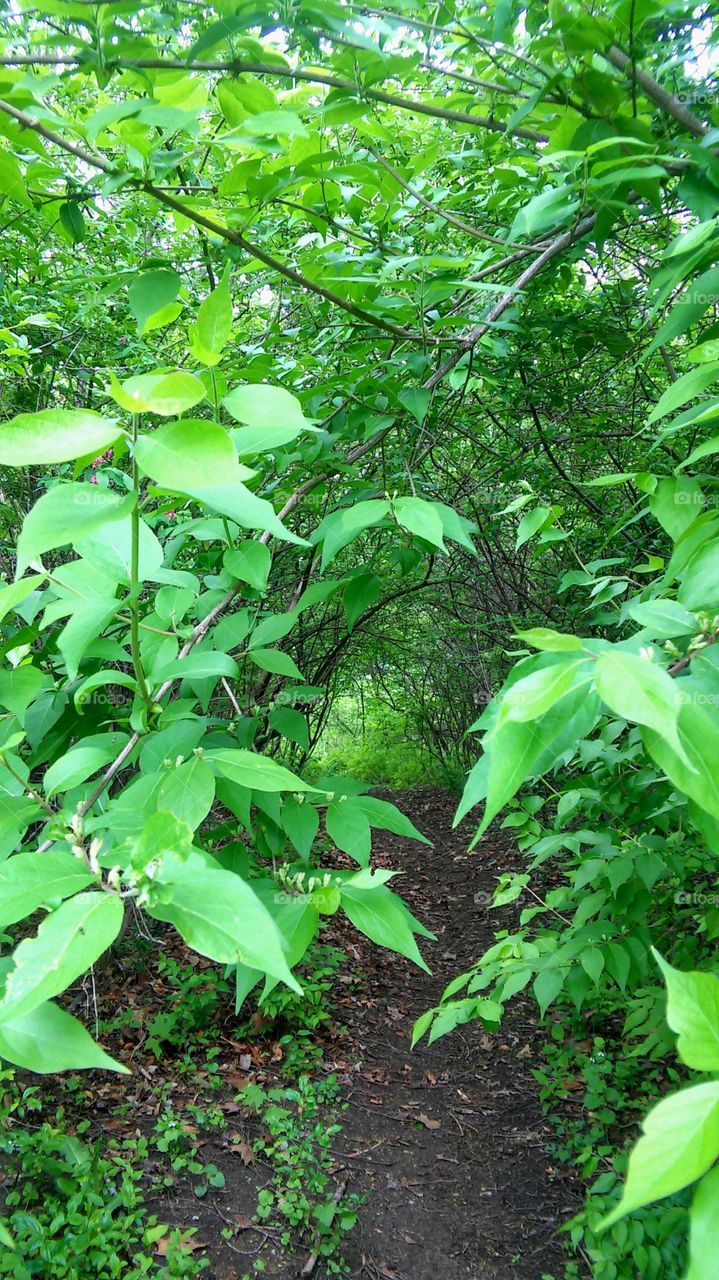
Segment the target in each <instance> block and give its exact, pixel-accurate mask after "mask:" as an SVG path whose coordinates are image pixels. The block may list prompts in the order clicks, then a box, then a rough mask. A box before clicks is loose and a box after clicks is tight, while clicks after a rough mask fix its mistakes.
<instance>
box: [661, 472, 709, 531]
mask: <svg viewBox="0 0 719 1280" xmlns="http://www.w3.org/2000/svg"><path fill="white" fill-rule="evenodd" d="M703 507H704V497H703V494H702V491H701V489H700V487H699V485H698V484H697V482H696V480H692V479H690V478H689V477H688V476H667V478H666V479H665V480H662V481H661V482H660V483H659V484H658V485H657V487H656V489H655V491H654V493H653V494H652V495H651V497H650V499H649V510H650V511H651V513H652V515H653V516H654V517H655V519H657V520H658V521H659V523H660V525H661V526H662V528H663V529H664V530H666V532H667V533H668V534H669V537H670V538H671V539H672V540H673V541H675V542H676V540H677V538H678V537H680V535H681V534H682V533H684V531H685V529H688V528H689V525H690V524H693V523H694V521H695V520H696V518H697V516H698V515H700V514H701V512H702V509H703Z"/></svg>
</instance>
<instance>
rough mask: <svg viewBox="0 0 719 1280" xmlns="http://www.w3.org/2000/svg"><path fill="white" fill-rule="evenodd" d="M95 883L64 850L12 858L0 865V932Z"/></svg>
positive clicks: (23, 854)
mask: <svg viewBox="0 0 719 1280" xmlns="http://www.w3.org/2000/svg"><path fill="white" fill-rule="evenodd" d="M96 879H97V877H96V876H94V875H93V874H92V872H90V871H88V869H87V867H86V866H85V864H84V863H83V862H80V861H78V859H77V858H74V857H73V855H72V854H71V853H69V852H66V851H65V850H64V849H49V850H48V851H47V853H36V852H35V851H34V850H33V851H32V852H27V853H17V854H15V856H14V857H12V858H8V859H7V860H6V861H5V862H3V863H2V864H0V928H2V929H4V928H6V927H7V925H9V924H15V923H16V921H18V920H24V918H25V916H29V915H31V914H32V912H33V911H37V909H38V907H42V906H49V905H52V904H54V903H55V902H56V901H59V900H61V899H62V898H69V897H71V896H72V894H74V893H79V892H80V890H81V889H86V888H87V886H88V885H89V884H92V883H93V881H94V880H96Z"/></svg>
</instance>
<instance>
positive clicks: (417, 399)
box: [397, 387, 432, 427]
mask: <svg viewBox="0 0 719 1280" xmlns="http://www.w3.org/2000/svg"><path fill="white" fill-rule="evenodd" d="M397 399H398V400H399V402H400V404H401V405H403V406H404V408H405V409H406V410H407V412H408V413H411V414H412V417H413V418H414V420H415V422H416V423H417V426H418V427H421V426H422V423H423V422H424V420H425V418H426V417H427V410H428V408H429V404H430V400H431V399H432V392H431V391H425V389H424V387H403V389H402V390H401V391H400V393H399V395H398V396H397Z"/></svg>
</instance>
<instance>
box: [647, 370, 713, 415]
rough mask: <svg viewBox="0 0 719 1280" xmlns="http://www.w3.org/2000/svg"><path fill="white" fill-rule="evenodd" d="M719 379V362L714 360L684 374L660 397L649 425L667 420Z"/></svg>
mask: <svg viewBox="0 0 719 1280" xmlns="http://www.w3.org/2000/svg"><path fill="white" fill-rule="evenodd" d="M718 378H719V360H713V361H712V363H711V364H702V365H699V367H698V368H697V369H691V370H690V371H689V373H685V374H682V376H681V377H680V378H677V380H676V382H673V383H672V384H671V386H669V387H667V389H666V391H665V392H664V394H663V395H662V396H660V397H659V399H658V401H657V403H656V405H655V406H654V408H653V409H652V412H651V413H650V414H649V417H648V418H647V423H652V422H657V421H658V420H659V419H660V418H665V417H666V416H667V414H668V413H672V412H673V410H674V409H679V408H681V406H682V405H683V404H686V403H687V401H689V400H694V399H696V397H697V396H699V395H701V393H702V391H706V389H707V387H710V386H711V385H712V383H713V382H716V381H717V379H718Z"/></svg>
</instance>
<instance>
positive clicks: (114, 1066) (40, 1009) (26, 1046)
mask: <svg viewBox="0 0 719 1280" xmlns="http://www.w3.org/2000/svg"><path fill="white" fill-rule="evenodd" d="M0 1057H2V1058H5V1059H6V1060H7V1061H8V1062H12V1063H13V1064H14V1065H15V1066H16V1067H23V1068H24V1070H26V1071H35V1072H37V1073H38V1074H39V1075H50V1074H51V1073H53V1072H55V1071H89V1070H90V1069H91V1068H100V1069H101V1070H104V1071H119V1072H122V1073H123V1074H124V1075H129V1074H130V1072H129V1068H128V1067H125V1066H123V1064H122V1063H121V1062H116V1061H115V1059H114V1058H111V1057H110V1056H109V1054H107V1053H105V1050H104V1049H101V1048H100V1046H99V1044H95V1041H94V1040H93V1039H92V1038H91V1036H90V1035H88V1033H87V1031H86V1030H85V1028H84V1027H83V1025H82V1023H81V1022H78V1020H77V1018H73V1016H72V1014H70V1013H67V1012H66V1011H65V1010H64V1009H59V1008H58V1006H57V1005H55V1004H50V1003H48V1002H45V1003H44V1004H40V1005H38V1006H37V1008H35V1009H32V1010H31V1011H30V1012H29V1013H25V1014H23V1015H22V1016H21V1017H18V1018H12V1019H11V1020H9V1021H7V1022H4V1023H3V1024H2V1026H0Z"/></svg>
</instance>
